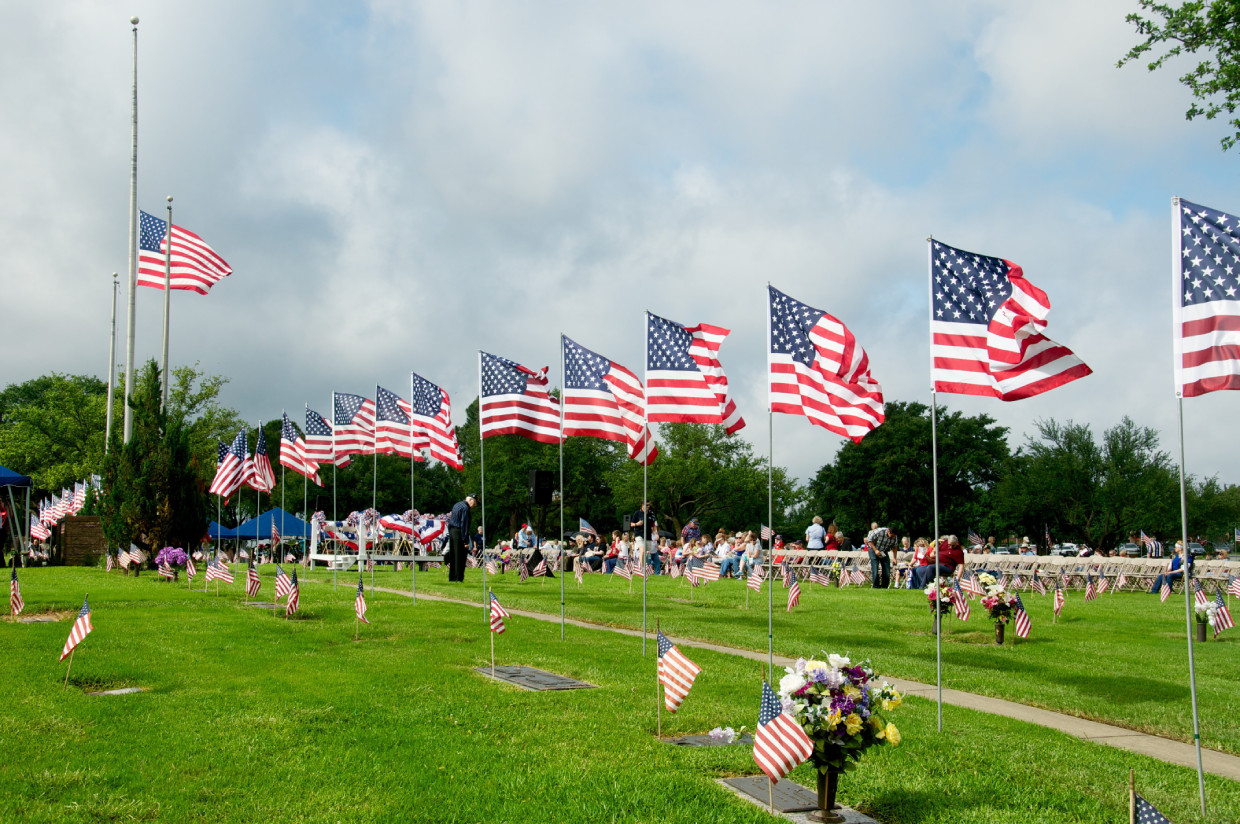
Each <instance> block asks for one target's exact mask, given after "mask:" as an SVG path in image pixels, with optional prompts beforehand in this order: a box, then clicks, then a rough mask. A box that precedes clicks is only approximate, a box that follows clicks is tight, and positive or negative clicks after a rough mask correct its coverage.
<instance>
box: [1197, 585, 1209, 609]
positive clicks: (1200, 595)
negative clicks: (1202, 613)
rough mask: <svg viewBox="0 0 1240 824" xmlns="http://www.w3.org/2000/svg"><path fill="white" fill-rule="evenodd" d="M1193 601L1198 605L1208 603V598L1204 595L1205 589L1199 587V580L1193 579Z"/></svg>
mask: <svg viewBox="0 0 1240 824" xmlns="http://www.w3.org/2000/svg"><path fill="white" fill-rule="evenodd" d="M1193 603H1195V604H1196V605H1197V606H1199V607H1205V606H1207V605H1208V604H1209V603H1210V599H1209V598H1207V597H1206V591H1205V590H1204V589H1202V588H1201V581H1199V580H1197V579H1196V578H1194V579H1193Z"/></svg>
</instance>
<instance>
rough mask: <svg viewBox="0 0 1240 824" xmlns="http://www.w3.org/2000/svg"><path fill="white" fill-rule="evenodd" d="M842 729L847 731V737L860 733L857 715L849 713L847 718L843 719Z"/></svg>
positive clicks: (858, 716)
mask: <svg viewBox="0 0 1240 824" xmlns="http://www.w3.org/2000/svg"><path fill="white" fill-rule="evenodd" d="M844 729H846V730H847V731H848V734H849V735H856V734H857V733H858V732H860V731H861V716H860V715H857V713H855V712H854V713H849V715H848V717H847V718H845V719H844Z"/></svg>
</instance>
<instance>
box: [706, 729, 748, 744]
mask: <svg viewBox="0 0 1240 824" xmlns="http://www.w3.org/2000/svg"><path fill="white" fill-rule="evenodd" d="M744 731H745V728H744V727H741V729H740V732H737V731H736V730H734V729H732V728H731V727H715V728H714V729H713V730H711V731H710V732H708V733H707V735H709V736H710V737H711V739H712V740H714V741H716V742H718V743H720V744H731V743H732V742H733V741H735V740H736V739H737V738H738V737H739V736H740V734H741V732H744Z"/></svg>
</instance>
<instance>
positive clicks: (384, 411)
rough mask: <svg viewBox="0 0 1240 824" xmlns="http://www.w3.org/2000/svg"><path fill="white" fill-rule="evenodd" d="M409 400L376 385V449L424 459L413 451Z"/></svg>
mask: <svg viewBox="0 0 1240 824" xmlns="http://www.w3.org/2000/svg"><path fill="white" fill-rule="evenodd" d="M410 411H411V410H410V407H409V402H408V401H406V400H405V399H404V398H402V397H400V396H399V395H397V394H396V393H395V392H392V391H391V390H389V389H384V388H383V387H382V386H375V451H376V452H378V453H379V454H380V455H391V454H396V455H400V456H401V457H402V458H413V459H414V460H415V461H420V460H422V456H421V455H420V454H417V453H415V452H414V451H413V424H412V422H411V421H410V420H409V412H410Z"/></svg>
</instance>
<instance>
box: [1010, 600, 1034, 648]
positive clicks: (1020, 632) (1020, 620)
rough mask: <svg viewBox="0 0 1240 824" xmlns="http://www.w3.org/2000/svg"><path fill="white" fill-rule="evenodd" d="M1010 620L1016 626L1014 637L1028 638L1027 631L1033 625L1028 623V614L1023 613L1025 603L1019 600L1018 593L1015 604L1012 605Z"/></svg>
mask: <svg viewBox="0 0 1240 824" xmlns="http://www.w3.org/2000/svg"><path fill="white" fill-rule="evenodd" d="M1012 619H1013V622H1014V623H1015V624H1016V635H1017V636H1019V637H1020V638H1028V637H1029V629H1030V627H1031V626H1033V625H1032V624H1031V623H1030V622H1029V613H1028V612H1026V611H1025V602H1024V601H1022V600H1020V593H1017V595H1016V603H1015V604H1013V605H1012Z"/></svg>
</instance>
